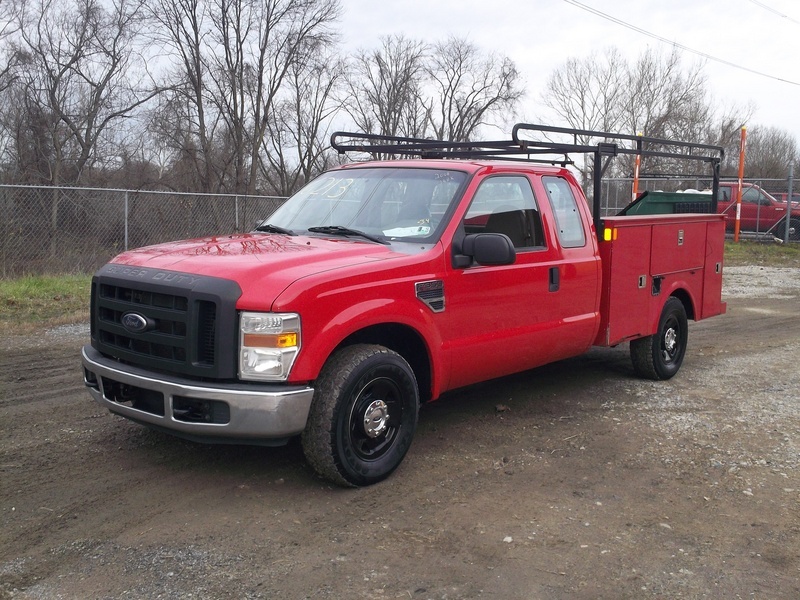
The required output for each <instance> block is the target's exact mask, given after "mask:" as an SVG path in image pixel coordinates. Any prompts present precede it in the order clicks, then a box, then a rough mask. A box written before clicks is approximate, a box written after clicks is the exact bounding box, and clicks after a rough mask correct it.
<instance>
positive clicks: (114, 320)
mask: <svg viewBox="0 0 800 600" xmlns="http://www.w3.org/2000/svg"><path fill="white" fill-rule="evenodd" d="M104 270H105V271H110V274H109V273H108V272H104ZM125 271H126V269H120V267H118V266H115V265H106V267H104V268H103V269H101V270H100V271H98V273H97V274H96V275H95V278H94V280H93V282H92V344H93V345H94V346H95V348H96V349H97V350H99V351H100V352H102V353H103V354H105V355H107V356H111V357H114V358H117V359H119V360H121V361H123V362H126V363H128V364H132V365H140V366H143V367H147V368H150V369H155V370H158V371H163V372H169V373H176V374H181V375H188V376H194V377H200V378H215V379H217V378H231V377H234V376H235V374H236V364H235V362H236V361H235V356H236V352H235V348H236V343H237V342H236V338H237V335H236V308H235V304H236V299H237V298H238V297H239V295H240V294H241V291H240V289H239V286H238V285H237V284H236V283H235V282H233V281H229V280H225V279H217V278H211V277H198V276H188V275H178V274H174V273H173V274H172V275H173V276H171V277H167V276H166V275H165V273H167V272H165V271H158V270H155V269H141V268H140V269H128V270H127V271H128V272H132V273H133V274H134V277H132V278H125V277H124V275H125ZM142 273H144V274H145V276H143V275H142ZM164 280H167V281H168V282H169V283H163V281H164ZM126 316H127V318H126ZM131 317H132V319H131ZM130 321H132V322H133V326H131V325H130Z"/></svg>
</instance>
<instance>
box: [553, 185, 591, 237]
mask: <svg viewBox="0 0 800 600" xmlns="http://www.w3.org/2000/svg"><path fill="white" fill-rule="evenodd" d="M542 185H544V189H545V190H546V191H547V198H548V199H549V200H550V206H551V207H552V209H553V216H554V217H555V221H556V222H555V225H556V231H557V233H558V240H559V242H560V243H561V247H562V248H582V247H583V246H585V245H586V232H585V231H584V229H583V221H582V220H581V214H580V212H579V208H578V200H577V198H575V194H574V193H573V192H572V188H571V187H570V185H569V182H567V180H566V179H564V178H562V177H552V176H545V177H542Z"/></svg>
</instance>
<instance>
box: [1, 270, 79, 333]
mask: <svg viewBox="0 0 800 600" xmlns="http://www.w3.org/2000/svg"><path fill="white" fill-rule="evenodd" d="M91 282H92V277H91V275H60V276H56V275H41V276H26V277H20V278H18V279H4V280H0V335H16V334H24V333H30V332H32V331H37V330H41V329H46V328H49V327H55V326H57V325H64V324H68V323H81V322H88V320H89V294H90V289H91Z"/></svg>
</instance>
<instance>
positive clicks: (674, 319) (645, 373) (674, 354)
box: [631, 296, 689, 379]
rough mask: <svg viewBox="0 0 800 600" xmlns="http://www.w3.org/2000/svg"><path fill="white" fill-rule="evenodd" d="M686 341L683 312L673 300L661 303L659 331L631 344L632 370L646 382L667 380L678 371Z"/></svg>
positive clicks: (677, 301) (687, 329)
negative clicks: (646, 380) (644, 378)
mask: <svg viewBox="0 0 800 600" xmlns="http://www.w3.org/2000/svg"><path fill="white" fill-rule="evenodd" d="M688 341H689V322H688V319H687V318H686V309H685V308H684V307H683V303H682V302H681V301H680V300H678V299H677V298H675V297H674V296H673V297H671V298H669V299H668V300H667V301H666V302H665V303H664V308H663V309H662V311H661V318H660V319H659V321H658V331H656V333H655V334H654V335H650V336H647V337H643V338H639V339H638V340H633V341H631V361H632V362H633V370H634V371H636V374H637V375H639V376H641V377H646V378H648V379H669V378H670V377H672V376H674V375H675V374H676V373H677V372H678V370H679V369H680V368H681V364H683V357H684V355H685V354H686V346H687V343H688Z"/></svg>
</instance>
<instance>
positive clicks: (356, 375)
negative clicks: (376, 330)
mask: <svg viewBox="0 0 800 600" xmlns="http://www.w3.org/2000/svg"><path fill="white" fill-rule="evenodd" d="M418 413H419V390H418V388H417V380H416V377H415V376H414V372H413V371H412V370H411V367H410V366H409V365H408V363H407V362H406V361H405V359H404V358H403V357H402V356H400V355H399V354H397V353H396V352H393V351H392V350H389V349H388V348H384V347H383V346H374V345H365V344H358V345H354V346H348V347H346V348H343V349H342V350H340V351H338V352H337V353H336V354H334V355H333V356H332V357H331V358H330V359H329V360H328V362H327V363H326V364H325V366H324V367H323V369H322V372H321V373H320V376H319V378H318V379H317V382H316V386H315V392H314V399H313V401H312V403H311V411H310V413H309V417H308V422H307V423H306V427H305V430H304V431H303V434H302V436H301V440H302V444H303V452H304V453H305V456H306V459H307V460H308V462H309V463H310V464H311V466H312V467H314V470H315V471H317V473H319V474H320V475H322V476H323V477H325V478H327V479H330V480H331V481H333V482H334V483H336V484H339V485H342V486H351V487H356V486H364V485H371V484H373V483H377V482H378V481H381V480H383V479H385V478H386V477H388V476H389V475H390V474H391V473H392V472H393V471H394V470H395V469H396V468H397V467H398V466H399V465H400V463H401V462H402V461H403V458H404V457H405V455H406V452H408V449H409V447H410V446H411V440H412V438H413V437H414V431H415V430H416V428H417V415H418Z"/></svg>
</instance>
